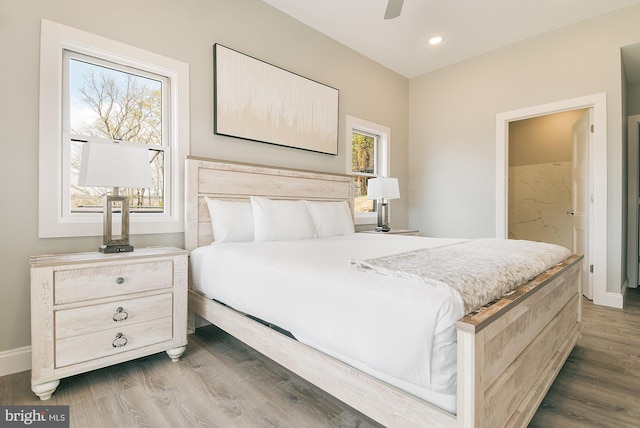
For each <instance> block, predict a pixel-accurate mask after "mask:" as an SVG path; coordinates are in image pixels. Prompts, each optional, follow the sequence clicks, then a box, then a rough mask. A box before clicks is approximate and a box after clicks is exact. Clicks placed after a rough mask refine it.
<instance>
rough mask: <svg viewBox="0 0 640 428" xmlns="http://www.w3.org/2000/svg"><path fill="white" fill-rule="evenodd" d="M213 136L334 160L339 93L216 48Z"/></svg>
mask: <svg viewBox="0 0 640 428" xmlns="http://www.w3.org/2000/svg"><path fill="white" fill-rule="evenodd" d="M213 50H214V133H215V134H217V135H225V136H229V137H236V138H242V139H245V140H253V141H258V142H263V143H268V144H275V145H279V146H286V147H292V148H296V149H301V150H308V151H312V152H318V153H325V154H330V155H337V154H338V104H339V91H338V90H337V89H335V88H332V87H330V86H327V85H324V84H322V83H318V82H316V81H314V80H311V79H308V78H306V77H303V76H300V75H298V74H295V73H292V72H290V71H287V70H284V69H282V68H280V67H276V66H274V65H271V64H269V63H267V62H264V61H262V60H259V59H256V58H253V57H251V56H249V55H245V54H243V53H241V52H238V51H236V50H234V49H230V48H228V47H226V46H223V45H221V44H218V43H216V44H214V46H213Z"/></svg>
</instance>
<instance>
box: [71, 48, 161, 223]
mask: <svg viewBox="0 0 640 428" xmlns="http://www.w3.org/2000/svg"><path fill="white" fill-rule="evenodd" d="M64 66H65V67H64V69H65V70H67V72H66V73H63V79H64V82H63V87H64V89H63V98H64V99H63V105H64V106H68V108H64V109H63V112H62V113H63V128H68V129H69V130H70V132H69V133H64V135H63V139H62V143H63V152H66V151H67V150H68V152H69V174H70V177H69V197H68V203H69V212H70V213H71V214H74V213H88V212H102V205H103V197H104V195H107V194H111V193H112V192H113V189H111V188H93V187H80V186H78V176H79V173H80V157H81V154H82V146H83V145H84V144H85V143H86V142H87V141H100V140H107V141H109V142H112V141H118V142H121V141H122V142H127V143H136V144H140V145H144V146H145V147H147V148H148V149H149V164H150V166H151V171H152V173H151V177H152V182H153V185H152V187H151V188H149V189H144V188H143V189H122V188H121V189H119V194H120V196H127V197H128V199H129V206H130V211H131V213H136V212H146V213H154V214H162V213H164V211H165V210H164V196H165V193H164V181H165V179H164V178H165V177H164V171H165V170H166V169H167V168H166V166H165V165H166V164H167V163H168V164H170V163H171V162H170V159H171V150H170V146H169V144H168V143H169V141H168V139H167V138H166V136H167V132H165V129H164V127H165V126H166V123H167V120H164V119H165V118H166V117H167V110H168V109H167V108H166V105H167V102H166V98H167V97H166V94H167V93H168V92H169V91H168V86H169V81H168V79H167V78H166V77H164V76H160V75H156V74H151V73H146V72H144V71H142V70H131V69H124V68H122V67H121V66H119V65H118V64H116V63H112V62H107V61H102V60H100V59H98V58H92V57H87V56H86V55H81V54H78V53H76V52H73V51H69V50H67V51H65V56H64ZM67 124H68V126H67Z"/></svg>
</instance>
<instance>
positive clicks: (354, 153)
mask: <svg viewBox="0 0 640 428" xmlns="http://www.w3.org/2000/svg"><path fill="white" fill-rule="evenodd" d="M389 138H390V130H389V128H387V127H385V126H382V125H378V124H375V123H372V122H368V121H365V120H362V119H357V118H355V117H352V116H347V141H351V151H350V154H351V155H350V156H347V160H348V163H349V165H348V168H347V172H348V173H349V174H351V175H353V186H354V212H355V223H356V224H375V223H376V219H377V215H376V209H377V207H376V203H375V201H373V200H371V199H367V183H368V182H369V179H371V178H375V177H386V176H387V175H388V170H389Z"/></svg>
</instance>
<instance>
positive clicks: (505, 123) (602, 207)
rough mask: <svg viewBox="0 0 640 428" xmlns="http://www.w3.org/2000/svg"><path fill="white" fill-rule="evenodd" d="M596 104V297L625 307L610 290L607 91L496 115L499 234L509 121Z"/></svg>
mask: <svg viewBox="0 0 640 428" xmlns="http://www.w3.org/2000/svg"><path fill="white" fill-rule="evenodd" d="M585 108H593V116H594V117H593V120H594V133H593V139H594V144H593V146H594V147H593V153H592V155H593V156H591V159H593V162H592V163H591V164H590V165H589V174H590V176H591V180H592V182H593V183H594V184H593V189H592V192H593V193H592V194H591V195H589V200H590V203H591V204H592V212H593V215H592V216H591V218H590V221H591V222H592V226H591V229H592V230H593V233H592V234H591V235H590V237H589V238H590V240H591V243H592V245H590V248H592V251H591V255H590V257H589V260H585V263H586V264H587V266H588V268H589V271H588V272H589V275H591V276H592V278H593V301H594V303H596V304H599V305H605V306H611V307H617V308H621V307H622V303H623V302H622V295H621V294H619V293H614V292H611V293H609V292H607V120H606V94H604V93H600V94H594V95H588V96H585V97H580V98H574V99H569V100H564V101H558V102H555V103H550V104H544V105H540V106H534V107H528V108H524V109H520V110H514V111H510V112H505V113H500V114H498V115H497V116H496V237H498V238H507V237H508V159H509V150H508V147H509V123H510V122H513V121H517V120H522V119H526V118H532V117H537V116H542V115H546V114H552V113H558V112H564V111H568V110H576V109H585Z"/></svg>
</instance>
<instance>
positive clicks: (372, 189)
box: [367, 177, 400, 199]
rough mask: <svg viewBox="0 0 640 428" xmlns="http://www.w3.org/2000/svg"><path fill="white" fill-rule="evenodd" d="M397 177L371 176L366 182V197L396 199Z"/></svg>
mask: <svg viewBox="0 0 640 428" xmlns="http://www.w3.org/2000/svg"><path fill="white" fill-rule="evenodd" d="M398 198H400V188H399V187H398V179H397V178H391V177H378V178H372V179H370V180H369V181H368V182H367V199H398Z"/></svg>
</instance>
